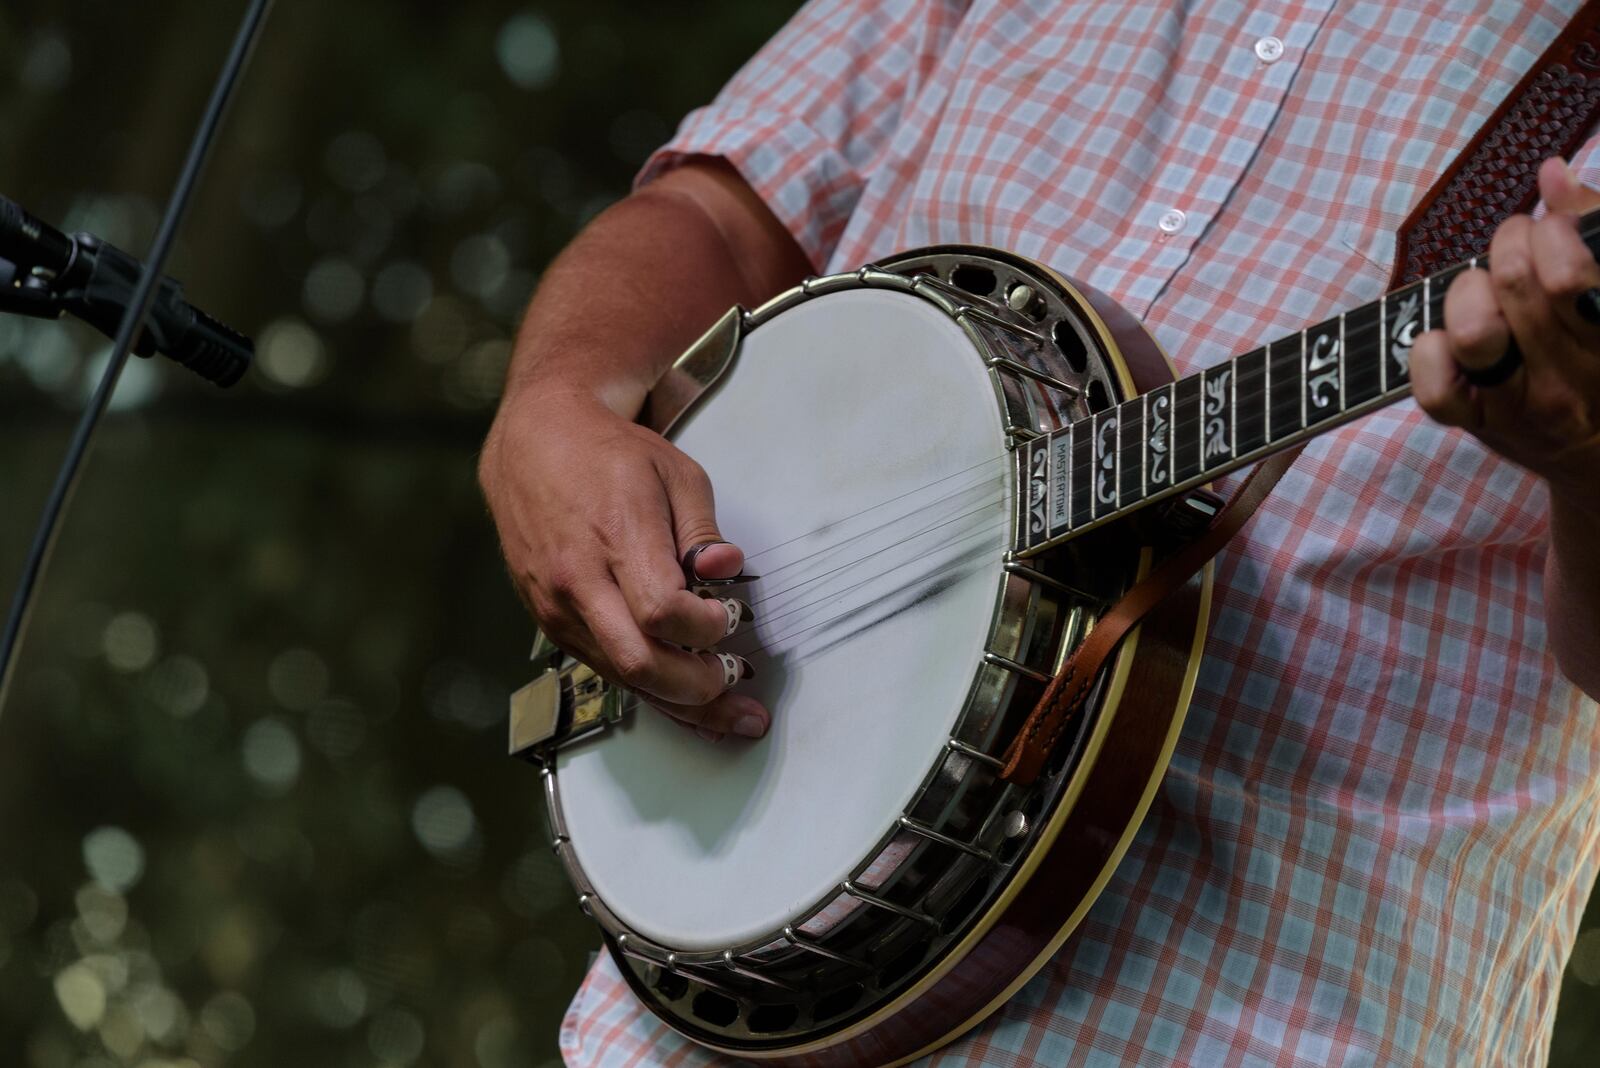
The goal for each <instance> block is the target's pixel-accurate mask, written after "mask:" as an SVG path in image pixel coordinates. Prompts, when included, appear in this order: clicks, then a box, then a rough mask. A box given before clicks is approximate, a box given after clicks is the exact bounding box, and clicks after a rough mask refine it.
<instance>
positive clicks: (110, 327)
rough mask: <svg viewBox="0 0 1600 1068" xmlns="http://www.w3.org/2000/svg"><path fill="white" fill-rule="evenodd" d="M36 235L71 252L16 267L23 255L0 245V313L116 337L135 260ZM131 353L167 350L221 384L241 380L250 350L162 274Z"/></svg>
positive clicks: (94, 243)
mask: <svg viewBox="0 0 1600 1068" xmlns="http://www.w3.org/2000/svg"><path fill="white" fill-rule="evenodd" d="M29 218H30V221H31V217H29ZM42 229H47V228H42ZM40 236H41V237H43V238H46V239H48V238H49V237H52V236H53V237H55V238H58V239H63V241H64V243H65V244H66V245H67V246H69V247H60V245H61V243H62V242H57V243H56V244H55V245H52V246H51V247H50V249H49V253H50V254H49V256H48V257H46V256H43V255H41V256H36V257H32V258H35V259H46V258H48V259H49V260H51V261H52V262H51V263H44V262H39V263H27V262H22V263H19V262H18V259H21V258H22V257H20V256H18V247H17V245H15V244H11V245H10V247H0V312H15V313H17V314H20V315H29V316H33V317H34V318H39V319H58V318H60V317H61V315H62V314H63V313H65V314H68V315H72V316H73V317H75V318H78V319H82V320H83V321H84V322H86V323H88V324H89V325H90V326H93V327H94V328H95V329H96V330H99V331H100V332H101V333H102V334H104V335H106V336H107V337H115V336H116V332H117V327H118V326H119V325H120V323H121V321H122V315H123V312H125V311H126V310H127V308H128V305H129V304H131V303H132V301H133V291H134V287H135V286H136V285H137V284H138V281H139V273H140V271H141V269H142V265H141V264H140V262H139V261H138V260H137V259H135V258H134V257H133V256H130V255H129V254H128V253H126V252H124V251H122V250H121V249H119V248H117V247H116V246H115V245H112V244H108V243H107V242H105V241H102V240H100V238H98V237H96V236H95V235H93V234H88V233H78V234H74V235H72V236H71V237H63V235H60V234H59V233H55V232H54V231H49V232H48V233H46V234H41V235H40ZM8 256H9V257H14V258H6V257H8ZM133 352H134V353H135V354H136V355H139V356H144V357H149V356H153V355H155V354H156V353H158V352H160V353H165V354H166V355H168V356H170V357H172V358H173V359H175V360H177V361H178V362H179V363H181V364H183V365H184V366H185V367H187V368H189V369H190V370H191V371H194V372H195V373H196V374H198V375H200V376H201V377H202V378H204V379H206V380H208V381H210V382H214V383H216V384H217V385H219V386H224V387H226V386H231V385H233V384H234V383H235V382H237V381H239V379H240V378H242V377H243V376H244V373H245V371H246V370H247V369H248V368H249V366H250V361H251V358H252V357H253V356H254V354H255V346H254V345H253V344H252V343H251V341H250V339H249V338H247V337H245V336H244V335H243V334H241V333H239V332H238V331H237V330H234V329H232V328H231V327H228V326H226V325H224V324H223V323H221V322H218V321H217V320H216V319H214V318H212V317H211V316H209V315H207V314H206V313H205V312H203V311H201V310H200V309H199V308H196V307H195V306H194V305H192V304H190V303H189V302H188V301H187V300H186V299H184V295H183V287H182V286H181V285H180V284H179V283H178V282H177V280H176V279H173V278H169V277H163V278H162V279H161V281H160V283H159V285H158V286H157V287H156V292H155V296H154V297H153V299H152V300H151V303H150V312H149V314H148V315H147V316H146V317H145V323H144V328H143V329H141V330H140V331H139V336H138V337H137V338H135V339H134V343H133Z"/></svg>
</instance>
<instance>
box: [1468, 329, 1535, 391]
mask: <svg viewBox="0 0 1600 1068" xmlns="http://www.w3.org/2000/svg"><path fill="white" fill-rule="evenodd" d="M1456 366H1457V367H1459V368H1461V377H1462V378H1464V379H1466V380H1467V384H1468V385H1473V386H1477V387H1478V388H1479V389H1492V388H1493V387H1495V386H1498V385H1500V384H1501V383H1503V382H1505V381H1506V380H1507V379H1508V378H1510V377H1511V376H1512V375H1514V374H1516V373H1517V368H1519V367H1521V366H1522V349H1521V348H1520V347H1518V345H1517V340H1516V338H1512V339H1511V341H1510V342H1509V343H1507V345H1506V351H1505V355H1503V356H1501V357H1500V358H1499V359H1498V360H1496V361H1495V362H1494V363H1491V364H1490V365H1489V366H1488V367H1466V366H1464V365H1462V364H1459V363H1458V364H1456Z"/></svg>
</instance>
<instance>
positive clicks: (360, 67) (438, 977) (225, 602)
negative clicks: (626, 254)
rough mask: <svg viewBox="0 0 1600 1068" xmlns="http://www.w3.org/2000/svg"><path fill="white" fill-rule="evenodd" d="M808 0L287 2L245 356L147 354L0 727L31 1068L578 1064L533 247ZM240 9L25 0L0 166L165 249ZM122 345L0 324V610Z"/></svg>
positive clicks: (249, 161) (235, 118) (206, 195)
mask: <svg viewBox="0 0 1600 1068" xmlns="http://www.w3.org/2000/svg"><path fill="white" fill-rule="evenodd" d="M794 6H795V3H794V0H714V2H712V0H706V2H699V3H692V4H678V5H641V4H637V3H623V2H622V0H586V2H583V3H578V2H576V0H552V2H547V3H542V4H538V5H529V4H525V3H518V2H510V0H488V2H480V3H475V4H471V5H444V4H424V3H419V2H415V0H413V2H411V3H395V2H392V0H390V2H379V0H347V2H344V3H338V4H327V3H324V4H309V3H303V2H296V0H280V2H279V3H278V5H277V7H276V10H275V11H274V13H273V16H272V18H271V20H270V21H269V23H268V29H267V34H266V37H265V39H264V41H263V43H262V45H261V47H260V49H259V50H258V52H257V54H256V57H255V60H254V65H253V67H252V69H251V70H250V71H249V74H248V76H247V78H246V81H245V83H244V86H243V89H242V92H241V95H240V98H239V100H238V103H237V105H236V106H235V108H234V110H233V113H232V115H231V116H230V118H229V121H228V123H227V125H226V126H225V128H224V133H223V137H222V140H221V143H220V144H219V147H218V151H217V153H216V155H215V157H214V162H213V164H212V166H211V168H210V170H209V172H208V174H207V176H206V179H205V181H204V182H203V184H202V186H201V190H200V195H199V197H198V198H197V200H196V203H195V205H194V208H193V210H192V212H191V215H190V219H189V222H188V224H187V226H186V227H185V229H184V237H183V240H182V243H181V247H180V249H179V251H178V254H177V256H176V257H175V259H174V262H173V265H172V271H173V273H175V274H176V275H178V276H179V277H180V278H182V279H184V280H185V281H186V282H187V284H188V289H189V293H190V295H191V297H192V298H193V299H194V300H195V301H196V302H197V303H199V304H201V305H202V306H204V307H205V308H207V309H208V310H209V311H211V312H213V313H214V314H216V315H218V316H219V317H221V318H223V319H224V320H225V321H228V322H231V323H233V324H235V325H237V326H238V327H240V328H241V329H244V330H246V331H248V332H251V333H253V334H254V335H255V336H256V338H257V340H258V343H259V346H260V356H259V361H258V369H257V371H256V372H255V373H254V374H253V375H252V376H251V378H250V379H249V380H248V381H247V382H246V383H245V384H243V385H241V386H240V387H238V388H237V389H235V390H233V391H231V392H229V393H225V394H224V393H217V392H216V391H214V390H212V389H210V388H209V387H206V386H205V385H204V384H203V383H199V382H197V381H190V380H188V379H187V378H186V377H185V376H183V375H182V373H181V372H180V371H178V370H177V369H176V368H174V367H171V366H162V365H160V364H158V363H146V362H144V361H135V362H134V363H133V364H132V365H131V366H130V368H129V373H128V374H127V376H126V378H125V380H124V383H123V386H122V388H121V389H120V390H119V393H118V396H117V400H116V410H115V412H114V413H113V414H112V416H111V417H110V418H109V419H108V421H107V423H106V425H105V427H104V429H103V431H102V434H101V437H100V440H99V443H98V446H97V450H96V452H95V454H94V457H93V461H92V463H91V464H90V466H89V469H88V472H87V475H86V477H85V479H84V482H83V484H82V487H81V489H80V492H79V493H78V495H77V500H76V502H75V504H74V507H73V509H72V512H71V513H70V516H69V521H68V523H67V525H66V528H65V531H64V534H63V536H62V537H61V540H60V543H59V546H58V549H57V551H56V554H55V559H54V561H53V564H52V567H51V570H50V573H49V576H48V581H47V582H46V584H45V586H44V588H43V595H42V597H41V599H40V601H39V604H38V607H37V610H36V612H35V617H34V624H33V629H32V631H31V634H30V638H29V641H28V644H27V646H26V649H25V651H24V662H23V665H22V670H21V672H20V675H19V679H18V684H17V689H16V691H15V693H14V695H13V697H12V699H11V700H10V702H9V704H8V707H7V708H6V709H5V715H4V717H3V718H0V1051H3V1052H0V1056H3V1057H4V1063H5V1064H8V1065H9V1064H19V1065H27V1066H30V1068H113V1066H116V1065H132V1066H138V1068H158V1066H167V1065H182V1066H184V1068H195V1066H196V1065H198V1066H204V1068H215V1066H220V1065H229V1066H238V1068H249V1066H256V1068H277V1066H280V1065H286V1064H308V1065H315V1066H317V1068H323V1066H343V1065H392V1066H396V1068H403V1066H405V1065H412V1064H416V1065H441V1066H451V1068H456V1066H461V1068H469V1066H471V1068H477V1066H481V1068H500V1066H511V1065H517V1066H524V1065H542V1064H546V1063H554V1059H555V1052H554V1051H555V1034H556V1027H557V1024H558V1022H559V1019H560V1016H561V1013H562V1010H563V1009H564V1007H565V1004H566V1001H567V999H568V998H569V997H570V995H571V992H572V990H573V989H574V988H575V986H576V984H577V982H578V980H579V978H580V976H581V975H582V973H583V971H584V968H585V966H586V964H587V961H588V956H589V954H590V953H591V952H592V951H593V949H594V948H595V947H596V945H597V942H598V940H597V939H596V937H595V936H594V934H593V933H592V931H591V930H590V928H589V927H588V925H587V923H586V921H584V920H583V919H582V917H581V916H580V915H579V913H578V912H577V910H576V909H575V908H574V906H573V903H572V899H571V894H570V891H569V890H568V889H567V887H566V885H565V883H564V881H563V880H562V877H561V875H560V873H559V871H558V870H557V869H556V866H555V864H554V862H553V859H552V857H551V856H550V853H549V851H548V849H547V848H546V842H545V830H544V826H543V813H542V811H541V810H540V803H539V800H538V780H537V776H536V775H535V773H534V772H533V771H532V770H531V769H529V768H527V767H525V766H522V765H518V764H515V763H513V762H512V761H510V760H508V759H507V758H506V757H505V756H504V755H503V742H502V737H503V726H502V714H503V709H504V702H505V697H506V695H507V693H508V692H509V690H510V689H511V688H512V687H514V686H517V685H520V684H521V682H523V681H524V678H523V675H524V671H523V667H522V665H523V664H524V662H525V661H524V658H525V656H526V653H527V648H528V641H529V637H530V630H529V625H528V623H527V620H526V618H525V616H524V615H523V612H522V610H521V607H520V606H519V605H518V604H517V602H516V600H515V598H514V597H513V596H512V594H511V593H510V591H509V589H508V587H507V584H506V582H505V579H504V576H503V573H502V571H501V568H500V562H499V555H498V551H497V549H496V547H495V544H494V539H493V532H492V530H491V528H490V525H489V523H488V521H487V519H486V517H485V515H484V511H483V507H482V504H481V502H480V500H479V498H478V494H477V491H476V488H475V486H474V483H473V457H474V452H475V449H476V447H477V443H478V441H479V440H480V439H481V436H482V433H483V431H484V429H485V428H486V425H487V421H488V418H489V415H490V412H491V410H492V406H493V403H494V399H495V394H496V391H497V389H498V385H499V379H500V375H501V372H502V369H503V367H504V365H505V361H506V359H507V355H508V352H509V346H508V340H509V337H510V335H511V332H512V331H513V329H514V327H515V324H516V321H517V317H518V314H519V312H520V310H521V308H522V306H523V304H524V303H525V301H526V300H527V297H528V294H529V293H530V291H531V290H532V288H533V286H534V284H535V282H536V279H537V274H538V271H539V270H540V268H541V267H542V265H543V264H545V263H546V262H548V260H549V259H550V258H551V256H553V255H554V253H555V252H556V251H557V250H558V249H559V248H560V247H561V246H562V245H563V244H564V243H565V242H566V241H567V240H568V239H569V238H570V237H571V236H572V235H573V233H574V232H575V231H576V230H577V228H578V227H579V226H581V225H582V223H583V222H584V221H585V220H586V219H588V218H589V217H591V216H592V215H593V214H594V213H595V212H596V211H598V210H599V209H600V208H601V207H603V206H604V205H605V204H607V203H609V202H610V201H612V200H614V199H615V198H617V197H618V196H620V195H621V194H622V193H623V192H625V190H626V189H627V185H628V180H629V178H630V177H631V175H632V174H633V172H634V170H635V169H636V168H637V167H638V165H639V164H640V163H641V162H642V161H643V159H644V157H645V156H646V154H647V153H648V152H649V150H650V149H651V148H652V147H653V146H654V145H656V144H657V143H659V142H660V141H661V140H663V139H664V138H665V137H666V136H667V135H668V134H669V132H670V131H671V129H672V127H673V125H674V124H675V123H676V121H677V119H678V118H679V117H680V116H681V115H682V113H683V112H685V111H687V110H688V109H689V108H690V107H692V106H694V105H696V104H698V103H701V102H703V101H705V100H706V99H708V98H709V97H710V96H711V95H712V94H713V93H714V92H715V91H716V89H717V88H718V87H719V86H720V85H721V83H722V82H723V81H724V80H725V79H726V78H727V76H728V75H729V74H730V73H731V72H732V71H733V70H734V69H735V67H736V66H737V65H738V63H739V62H740V61H741V60H742V59H743V58H744V57H745V56H746V55H748V54H749V53H750V52H751V51H753V50H754V49H755V48H756V47H757V46H758V45H759V43H760V42H761V41H763V40H764V39H765V38H766V37H767V36H768V35H769V34H770V33H771V32H772V31H773V30H774V29H775V28H776V27H777V26H778V25H779V24H780V23H781V22H782V20H783V19H784V18H785V17H787V15H788V14H789V12H790V11H792V10H793V8H794ZM241 10H242V4H239V3H230V4H216V3H212V2H204V0H165V2H160V3H155V4H138V5H132V4H114V3H111V2H109V0H80V2H78V3H74V4H72V5H70V6H53V7H45V6H34V7H26V8H25V7H22V6H20V5H11V6H8V7H6V8H4V9H0V71H4V73H3V74H0V144H3V145H4V146H6V151H5V154H4V156H3V157H0V190H3V191H4V192H5V193H7V194H8V195H10V196H13V197H14V198H16V199H18V200H20V201H21V202H22V203H24V204H26V205H28V206H29V207H30V208H32V209H33V210H34V211H35V212H36V213H38V214H39V215H40V216H41V217H43V218H45V219H47V220H52V221H58V222H61V223H62V224H63V225H64V227H65V228H68V229H75V228H87V229H93V230H95V231H97V232H100V233H102V234H104V235H105V236H107V237H108V238H109V239H111V240H113V241H115V242H118V243H120V244H123V245H124V246H125V247H127V248H129V249H130V250H134V251H142V250H143V249H145V248H146V247H147V246H148V242H149V240H150V237H151V235H152V233H153V230H154V226H155V221H156V219H157V215H158V213H159V211H160V210H161V205H162V203H163V202H164V199H165V197H166V194H167V191H168V188H169V186H170V183H171V181H172V179H173V177H174V176H175V173H176V170H177V167H178V165H179V161H180V159H181V157H182V153H183V151H184V148H185V146H186V143H187V140H188V137H189V135H190V131H191V128H192V125H193V123H194V121H195V120H196V118H197V117H198V114H199V111H200V109H201V107H202V104H203V101H204V98H205V95H206V93H207V92H208V90H209V86H210V83H211V80H212V78H213V77H214V76H215V74H216V70H217V68H218V66H219V65H220V62H221V57H222V54H223V51H224V49H225V48H226V45H227V42H228V41H229V39H230V38H231V35H232V32H233V28H234V26H233V24H234V20H235V19H236V18H237V17H238V15H239V13H240V11H241ZM105 349H106V345H105V343H104V341H103V339H101V338H99V337H98V336H97V335H94V334H92V333H90V332H88V331H86V330H83V329H81V328H78V327H76V326H74V325H72V324H56V323H35V322H31V321H27V320H19V319H0V426H4V427H5V430H6V433H5V435H4V436H3V438H0V509H3V512H0V515H3V519H4V521H3V522H0V576H4V582H3V583H0V586H3V587H4V589H5V590H6V591H7V594H8V595H9V590H10V584H11V576H14V575H15V574H16V573H17V569H18V567H19V565H20V562H21V559H22V555H23V551H24V547H25V542H26V539H27V537H28V536H29V533H30V532H31V527H32V522H33V517H34V515H35V513H36V511H37V509H38V507H39V505H40V504H41V503H42V501H43V498H44V495H45V491H46V488H47V486H48V482H49V479H50V478H51V477H52V475H53V472H54V467H55V463H56V461H57V459H58V458H59V456H60V454H61V451H62V449H63V446H64V443H65V440H66V436H67V433H68V431H69V428H70V421H71V419H72V417H73V416H74V414H75V412H76V410H77V409H78V408H79V406H80V405H81V403H82V401H83V399H84V397H85V395H86V393H87V391H88V389H89V388H90V386H91V383H92V379H93V375H94V373H95V371H96V370H97V361H99V360H102V359H103V358H104V352H105ZM1593 911H1594V910H1591V912H1593ZM1596 920H1600V917H1597V916H1594V915H1591V917H1590V919H1589V921H1588V926H1589V930H1588V931H1587V932H1586V933H1585V934H1584V935H1583V936H1582V938H1581V939H1580V942H1579V948H1578V951H1577V953H1576V954H1575V955H1574V959H1573V964H1572V967H1571V968H1570V969H1569V978H1568V982H1567V986H1566V988H1565V990H1564V992H1563V998H1562V1003H1561V1009H1560V1016H1559V1022H1558V1025H1557V1038H1556V1054H1555V1057H1554V1060H1553V1063H1555V1064H1557V1065H1578V1064H1588V1063H1591V1062H1592V1056H1593V1050H1594V1049H1595V1048H1596V1047H1597V1045H1600V1011H1597V1010H1600V989H1597V985H1600V929H1595V923H1596Z"/></svg>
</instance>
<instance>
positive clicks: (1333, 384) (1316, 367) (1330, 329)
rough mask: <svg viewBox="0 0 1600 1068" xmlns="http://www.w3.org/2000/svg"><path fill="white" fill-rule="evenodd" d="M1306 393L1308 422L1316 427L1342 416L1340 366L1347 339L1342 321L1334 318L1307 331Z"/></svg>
mask: <svg viewBox="0 0 1600 1068" xmlns="http://www.w3.org/2000/svg"><path fill="white" fill-rule="evenodd" d="M1301 337H1302V339H1303V343H1304V346H1305V358H1306V368H1305V396H1304V397H1303V398H1302V407H1303V411H1304V418H1305V425H1306V426H1308V427H1309V426H1315V425H1316V424H1318V423H1320V422H1322V421H1323V420H1325V419H1328V418H1329V417H1330V416H1335V415H1338V414H1339V412H1340V410H1341V409H1340V405H1339V365H1340V364H1341V363H1342V362H1343V361H1342V359H1341V355H1342V351H1343V347H1344V338H1343V330H1342V328H1341V324H1340V323H1339V322H1337V321H1333V320H1330V321H1328V322H1325V323H1318V324H1317V325H1316V326H1313V327H1310V328H1308V329H1307V330H1305V331H1304V332H1303V333H1302V334H1301Z"/></svg>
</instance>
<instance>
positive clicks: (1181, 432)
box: [1172, 375, 1202, 484]
mask: <svg viewBox="0 0 1600 1068" xmlns="http://www.w3.org/2000/svg"><path fill="white" fill-rule="evenodd" d="M1200 377H1201V376H1200V375H1190V376H1189V377H1188V378H1180V379H1179V380H1178V381H1177V382H1176V383H1174V384H1173V390H1172V480H1173V483H1174V484H1176V483H1179V482H1186V481H1188V480H1189V479H1191V478H1194V477H1195V476H1196V475H1198V474H1199V473H1200V471H1201V466H1202V465H1201V462H1200V447H1201V433H1200V432H1201V429H1202V427H1201V423H1202V419H1201V406H1200Z"/></svg>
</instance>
